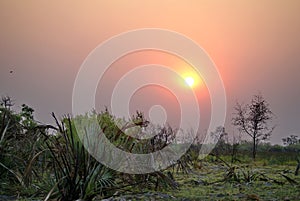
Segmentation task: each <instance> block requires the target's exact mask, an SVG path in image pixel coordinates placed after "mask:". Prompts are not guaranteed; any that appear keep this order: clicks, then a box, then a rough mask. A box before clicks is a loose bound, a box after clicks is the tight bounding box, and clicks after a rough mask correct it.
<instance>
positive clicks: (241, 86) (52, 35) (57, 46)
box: [0, 0, 300, 144]
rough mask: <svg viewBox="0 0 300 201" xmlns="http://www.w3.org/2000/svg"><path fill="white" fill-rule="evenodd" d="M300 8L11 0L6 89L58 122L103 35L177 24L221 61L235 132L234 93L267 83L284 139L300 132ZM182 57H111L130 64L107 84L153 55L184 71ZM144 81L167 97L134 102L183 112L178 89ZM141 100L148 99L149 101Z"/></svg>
mask: <svg viewBox="0 0 300 201" xmlns="http://www.w3.org/2000/svg"><path fill="white" fill-rule="evenodd" d="M129 2H130V3H129ZM299 8H300V1H297V0H291V1H277V0H276V1H273V0H265V1H258V0H257V1H197V0H195V1H169V0H166V1H156V0H155V1H153V0H152V1H91V2H85V3H84V4H83V3H80V2H79V1H30V0H29V1H14V0H2V1H1V2H0V16H1V17H0V30H1V31H0V38H1V40H0V66H1V68H0V95H1V96H10V97H12V98H13V99H14V100H15V105H16V106H18V105H21V104H22V103H26V104H28V105H29V106H31V107H33V108H34V109H35V111H36V113H35V117H36V119H38V120H39V121H40V122H43V123H48V122H50V123H51V122H53V120H52V118H51V115H50V114H51V112H55V113H56V114H57V115H58V116H61V115H63V114H68V113H71V112H72V90H73V85H74V82H75V78H76V75H77V73H78V71H79V68H80V66H81V65H82V63H83V61H84V60H85V58H86V57H87V56H88V54H89V53H90V52H91V51H92V50H93V49H94V48H96V47H97V46H98V45H99V44H100V43H101V42H103V41H105V40H107V39H108V38H110V37H112V36H114V35H117V34H120V33H122V32H126V31H129V30H132V29H140V28H162V29H168V30H172V31H175V32H178V33H181V34H183V35H185V36H187V37H189V38H190V39H192V40H194V41H195V42H197V43H198V45H199V46H201V47H202V48H203V49H204V50H205V51H206V52H207V53H208V54H209V55H210V57H211V59H212V60H213V61H214V63H215V65H216V67H217V68H218V70H219V73H220V75H221V77H222V79H223V82H224V85H225V90H226V96H227V119H226V125H225V127H226V129H227V132H228V133H231V132H232V131H233V126H232V125H231V119H232V113H233V107H234V105H235V102H236V101H239V102H245V103H247V102H249V101H250V100H251V98H252V96H253V95H254V94H257V93H259V92H260V93H261V94H262V95H263V96H264V98H265V99H266V100H267V101H268V103H269V104H270V108H271V110H272V111H273V113H274V114H275V116H276V118H274V120H273V124H276V125H277V126H276V129H275V130H274V132H273V135H272V137H271V142H272V143H280V144H281V138H283V137H285V136H288V135H291V134H296V135H299V134H300V122H299V119H300V118H299V117H300V107H299V103H300V90H299V86H300V79H299V75H300V68H299V67H300V57H299V52H300V39H299V36H300V12H299ZM147 55H148V56H147ZM149 55H150V56H149ZM177 60H178V58H173V59H172V58H171V56H170V55H169V56H168V55H163V54H162V55H159V54H157V53H149V52H144V53H135V54H133V55H128V57H127V58H126V57H124V58H122V59H120V61H117V62H116V63H114V64H113V65H112V67H113V66H115V67H116V69H117V68H118V67H119V68H120V66H122V69H123V71H122V70H120V71H118V70H113V69H112V70H111V72H107V77H106V80H107V81H106V84H107V90H108V91H109V90H111V89H110V88H109V87H111V85H110V83H115V82H116V81H114V80H117V79H118V78H119V76H120V73H125V72H126V70H124V69H129V68H130V67H132V66H137V65H141V64H148V63H150V62H152V63H160V64H162V65H170V66H175V67H174V68H179V70H180V67H178V65H183V64H181V63H180V62H182V61H177ZM158 78H159V77H158ZM161 78H163V77H161ZM104 82H105V80H104ZM100 84H101V83H100ZM203 88H205V87H203ZM145 90H146V91H142V90H141V91H138V92H137V93H136V94H135V95H136V96H138V95H139V94H140V97H145V96H147V95H148V96H150V97H157V96H160V93H162V94H164V95H163V96H161V97H163V98H161V99H160V100H156V99H155V98H153V100H152V99H150V98H149V99H148V100H144V99H138V98H136V99H134V97H133V102H132V105H133V106H132V107H133V110H135V107H141V108H142V109H145V108H149V107H150V106H149V104H150V103H151V104H152V103H153V104H154V103H155V104H159V103H160V104H162V105H163V103H165V104H166V108H165V109H166V111H167V112H168V111H171V112H172V114H177V115H178V111H177V110H176V101H175V100H173V99H174V97H172V95H170V94H168V93H166V92H162V91H160V90H162V89H159V90H153V89H145ZM147 90H148V92H147ZM199 90H200V89H199ZM199 90H196V92H197V91H198V92H199ZM198 92H197V93H198ZM97 93H98V94H99V98H98V99H97V103H98V104H99V105H98V107H99V108H100V109H101V108H104V105H106V104H107V103H106V102H105V101H107V100H106V99H105V98H103V96H101V92H100V91H98V92H97ZM207 96H208V94H207V91H206V90H204V89H203V90H202V91H201V90H200V92H199V93H198V94H197V97H198V99H199V102H200V103H201V101H203V105H200V107H203V108H207V107H205V104H206V101H205V100H204V99H205V98H207ZM139 100H142V103H149V104H148V105H147V104H146V105H143V106H140V105H139V104H141V101H139ZM167 100H168V102H166V101H167ZM147 101H149V102H147ZM157 101H158V102H157ZM159 101H162V102H159ZM170 103H172V104H171V105H172V107H173V108H172V107H171V106H170ZM168 106H169V109H168ZM208 107H209V106H208ZM174 108H175V109H174ZM205 110H206V109H204V111H205ZM204 114H206V113H205V112H204ZM168 118H169V117H168ZM205 129H206V128H205V127H202V128H201V130H205ZM235 132H236V131H235Z"/></svg>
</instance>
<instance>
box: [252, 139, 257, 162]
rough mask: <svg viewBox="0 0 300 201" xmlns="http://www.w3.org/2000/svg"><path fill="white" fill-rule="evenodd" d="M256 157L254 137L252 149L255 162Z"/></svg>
mask: <svg viewBox="0 0 300 201" xmlns="http://www.w3.org/2000/svg"><path fill="white" fill-rule="evenodd" d="M255 157H256V138H255V137H253V147H252V159H253V160H254V161H255Z"/></svg>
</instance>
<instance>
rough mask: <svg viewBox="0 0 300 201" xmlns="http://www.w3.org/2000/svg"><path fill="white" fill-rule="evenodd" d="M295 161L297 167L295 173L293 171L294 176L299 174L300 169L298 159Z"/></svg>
mask: <svg viewBox="0 0 300 201" xmlns="http://www.w3.org/2000/svg"><path fill="white" fill-rule="evenodd" d="M297 161H298V165H297V167H296V171H295V175H296V176H297V175H298V174H299V169H300V159H298V160H297Z"/></svg>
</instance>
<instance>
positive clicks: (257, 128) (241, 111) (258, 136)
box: [232, 94, 275, 160]
mask: <svg viewBox="0 0 300 201" xmlns="http://www.w3.org/2000/svg"><path fill="white" fill-rule="evenodd" d="M234 109H235V112H236V113H235V114H234V117H233V119H232V123H233V125H234V126H236V127H237V128H238V129H239V130H240V132H241V133H245V134H247V135H249V136H250V137H251V139H252V158H253V160H255V157H256V150H257V145H258V143H259V141H261V140H267V139H268V138H269V137H270V136H271V134H272V131H273V130H274V128H275V127H271V128H270V127H269V125H268V122H269V121H271V120H272V118H273V113H272V111H271V110H270V107H269V104H268V103H267V102H266V100H265V99H264V98H263V97H262V95H261V94H258V95H254V97H253V98H252V100H251V103H250V104H246V105H242V104H240V103H238V102H237V104H236V106H235V108H234Z"/></svg>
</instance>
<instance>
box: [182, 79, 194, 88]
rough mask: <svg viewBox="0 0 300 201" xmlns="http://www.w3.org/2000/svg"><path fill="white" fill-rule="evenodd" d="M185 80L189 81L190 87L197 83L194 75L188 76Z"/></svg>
mask: <svg viewBox="0 0 300 201" xmlns="http://www.w3.org/2000/svg"><path fill="white" fill-rule="evenodd" d="M184 80H185V82H186V83H187V85H189V86H190V87H192V86H193V85H194V83H195V80H194V78H192V77H186V78H185V79H184Z"/></svg>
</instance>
